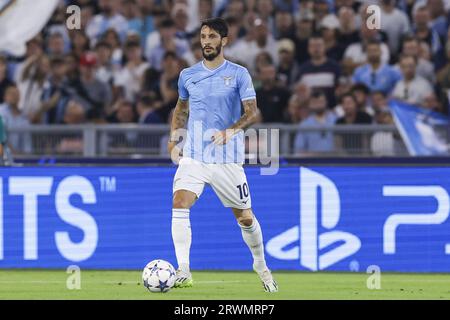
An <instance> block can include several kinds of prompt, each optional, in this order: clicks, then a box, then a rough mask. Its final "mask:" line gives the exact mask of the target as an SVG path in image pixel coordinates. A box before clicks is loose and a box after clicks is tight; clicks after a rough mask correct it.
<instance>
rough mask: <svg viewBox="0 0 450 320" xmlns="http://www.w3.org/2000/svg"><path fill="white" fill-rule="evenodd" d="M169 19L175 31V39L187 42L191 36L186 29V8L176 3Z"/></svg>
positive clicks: (187, 20) (187, 19)
mask: <svg viewBox="0 0 450 320" xmlns="http://www.w3.org/2000/svg"><path fill="white" fill-rule="evenodd" d="M171 18H172V19H173V21H174V23H175V28H176V30H177V31H176V37H177V38H178V39H184V40H186V41H189V39H190V38H191V37H192V36H193V35H192V34H191V33H190V32H189V31H188V29H187V27H188V22H189V17H188V7H187V6H186V5H185V4H184V3H176V4H175V5H174V6H173V8H172V11H171Z"/></svg>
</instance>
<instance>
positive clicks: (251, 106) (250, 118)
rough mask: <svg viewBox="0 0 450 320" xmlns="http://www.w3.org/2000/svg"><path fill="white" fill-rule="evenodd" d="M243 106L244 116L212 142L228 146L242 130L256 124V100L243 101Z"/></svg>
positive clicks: (217, 134)
mask: <svg viewBox="0 0 450 320" xmlns="http://www.w3.org/2000/svg"><path fill="white" fill-rule="evenodd" d="M242 104H243V107H244V114H243V115H242V116H241V118H240V119H239V120H238V121H237V122H236V123H235V124H233V125H232V126H231V127H229V128H228V129H226V130H224V131H219V132H217V133H216V134H215V135H214V136H213V138H212V140H213V141H214V143H215V144H217V145H221V144H226V143H227V142H228V141H230V139H231V138H232V137H233V136H234V135H236V134H237V133H239V132H240V131H241V130H244V129H246V128H248V127H250V126H251V125H252V124H253V123H255V122H256V120H257V118H258V107H257V105H256V98H255V99H249V100H245V101H242Z"/></svg>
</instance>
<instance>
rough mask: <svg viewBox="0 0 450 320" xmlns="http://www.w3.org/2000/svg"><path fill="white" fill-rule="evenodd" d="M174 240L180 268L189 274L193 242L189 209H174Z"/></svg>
mask: <svg viewBox="0 0 450 320" xmlns="http://www.w3.org/2000/svg"><path fill="white" fill-rule="evenodd" d="M172 239H173V245H174V246H175V254H176V256H177V262H178V268H180V269H181V270H182V271H184V272H189V250H190V249H191V242H192V232H191V221H190V219H189V209H172Z"/></svg>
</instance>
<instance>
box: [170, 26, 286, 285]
mask: <svg viewBox="0 0 450 320" xmlns="http://www.w3.org/2000/svg"><path fill="white" fill-rule="evenodd" d="M227 34H228V27H227V24H226V22H225V21H224V20H223V19H220V18H213V19H208V20H205V21H204V22H203V23H202V24H201V28H200V42H201V47H202V52H203V58H204V59H203V60H202V61H201V62H199V63H197V64H195V65H193V66H191V67H189V68H186V69H184V70H182V71H181V73H180V77H179V81H178V94H179V99H178V102H177V105H176V107H175V110H174V113H173V118H172V123H171V135H170V139H169V143H168V151H169V153H170V154H171V156H172V158H176V155H178V154H180V153H181V150H180V149H178V146H177V144H178V142H179V136H180V134H179V129H182V128H184V127H185V125H186V122H187V137H186V140H185V144H184V146H183V150H182V153H181V155H182V157H181V159H180V160H179V166H178V169H177V172H176V174H175V177H174V182H173V207H172V208H173V209H172V238H173V243H174V246H175V253H176V257H177V262H178V270H177V278H176V282H175V287H190V286H192V285H193V279H192V275H191V272H190V269H189V250H190V247H191V236H192V234H191V225H190V220H189V213H190V208H191V207H192V205H193V204H194V203H195V201H196V200H197V199H198V198H199V197H200V195H201V194H202V192H203V188H204V186H205V184H209V185H211V187H212V188H213V190H214V192H215V193H216V194H217V196H218V197H219V198H220V200H221V202H222V204H223V205H224V206H225V207H230V208H231V210H232V211H233V214H234V216H235V217H236V219H237V222H238V225H239V226H240V228H241V230H242V237H243V238H244V241H245V243H246V244H247V245H248V247H249V249H250V251H251V253H252V256H253V269H254V270H255V271H256V273H257V274H258V275H259V277H260V279H261V281H262V283H263V286H264V290H265V291H266V292H276V291H278V285H277V283H276V282H275V280H274V279H273V277H272V274H271V272H270V270H269V268H268V267H267V265H266V261H265V258H264V245H263V237H262V232H261V227H260V225H259V223H258V220H257V219H256V217H255V215H254V214H253V211H252V209H251V199H250V193H249V188H248V184H247V178H246V176H245V172H244V169H243V167H242V165H243V163H244V152H245V150H244V134H243V129H245V128H246V127H248V126H249V125H251V124H252V123H253V122H254V121H255V118H256V115H257V106H256V94H255V90H254V88H253V84H252V79H251V77H250V74H249V73H248V71H247V69H246V68H244V67H242V66H240V65H237V64H235V63H232V62H230V61H228V60H226V59H225V58H224V56H223V47H224V46H225V45H226V44H227ZM241 102H242V105H243V107H244V113H243V115H242V116H241Z"/></svg>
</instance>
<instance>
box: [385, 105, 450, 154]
mask: <svg viewBox="0 0 450 320" xmlns="http://www.w3.org/2000/svg"><path fill="white" fill-rule="evenodd" d="M389 108H390V109H391V111H392V114H393V116H394V120H395V123H396V125H397V128H398V129H399V131H400V134H401V136H402V138H403V141H404V142H405V144H406V147H407V148H408V152H409V153H410V154H411V155H414V156H434V155H447V154H448V152H449V147H448V145H447V138H446V135H447V128H448V125H449V122H448V118H447V117H446V116H444V115H442V114H439V113H437V112H433V111H430V110H427V109H425V108H422V107H418V106H414V105H410V104H407V103H404V102H401V101H398V100H392V101H390V102H389ZM443 129H444V130H443Z"/></svg>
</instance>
